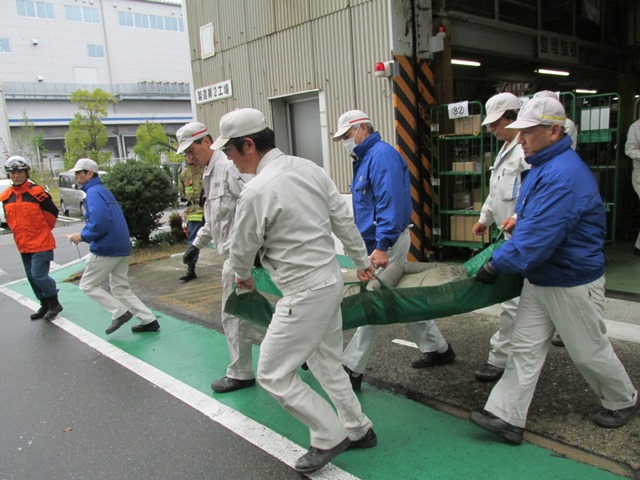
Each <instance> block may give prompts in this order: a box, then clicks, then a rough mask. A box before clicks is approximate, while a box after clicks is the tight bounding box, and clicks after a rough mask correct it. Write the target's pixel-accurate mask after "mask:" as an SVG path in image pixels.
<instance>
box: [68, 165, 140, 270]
mask: <svg viewBox="0 0 640 480" xmlns="http://www.w3.org/2000/svg"><path fill="white" fill-rule="evenodd" d="M82 190H84V192H85V193H86V194H87V198H86V199H85V204H86V207H87V211H86V213H85V214H84V218H85V220H86V224H85V226H84V228H83V229H82V232H81V233H80V235H81V236H82V240H84V241H85V242H88V243H89V250H91V253H93V254H95V255H98V256H101V257H126V256H128V255H131V240H130V238H129V227H127V222H126V221H125V219H124V215H123V213H122V208H120V204H119V203H118V202H117V200H116V199H115V197H114V196H113V194H112V193H111V192H110V191H109V190H108V189H107V187H105V186H104V185H103V184H102V180H100V179H99V178H98V177H93V178H92V179H91V180H89V181H88V182H87V183H85V184H84V185H83V186H82Z"/></svg>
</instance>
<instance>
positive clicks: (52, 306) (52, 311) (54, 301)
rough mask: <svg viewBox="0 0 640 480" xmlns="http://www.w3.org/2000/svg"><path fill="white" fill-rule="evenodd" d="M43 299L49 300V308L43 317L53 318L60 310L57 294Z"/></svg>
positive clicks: (46, 318)
mask: <svg viewBox="0 0 640 480" xmlns="http://www.w3.org/2000/svg"><path fill="white" fill-rule="evenodd" d="M45 300H47V301H48V302H49V310H48V311H47V313H45V314H44V319H45V320H53V319H54V318H56V317H57V316H58V314H59V313H60V312H61V311H62V305H60V302H59V301H58V296H57V295H54V296H53V297H49V298H47V299H45Z"/></svg>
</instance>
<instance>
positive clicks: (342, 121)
mask: <svg viewBox="0 0 640 480" xmlns="http://www.w3.org/2000/svg"><path fill="white" fill-rule="evenodd" d="M363 123H371V120H370V119H369V115H367V114H366V113H364V112H363V111H362V110H349V111H348V112H345V113H343V114H342V115H340V118H339V119H338V130H336V133H334V134H333V141H334V142H337V141H339V140H340V139H342V136H343V135H344V134H345V133H347V131H348V130H349V129H350V128H351V127H353V126H354V125H362V124H363Z"/></svg>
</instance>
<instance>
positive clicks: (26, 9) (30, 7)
mask: <svg viewBox="0 0 640 480" xmlns="http://www.w3.org/2000/svg"><path fill="white" fill-rule="evenodd" d="M16 7H17V9H18V15H20V16H21V17H35V18H54V16H53V3H48V2H34V1H33V0H16Z"/></svg>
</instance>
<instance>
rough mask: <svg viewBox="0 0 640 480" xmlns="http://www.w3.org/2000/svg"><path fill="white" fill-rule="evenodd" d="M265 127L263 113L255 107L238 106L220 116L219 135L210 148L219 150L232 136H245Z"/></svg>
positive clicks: (265, 122)
mask: <svg viewBox="0 0 640 480" xmlns="http://www.w3.org/2000/svg"><path fill="white" fill-rule="evenodd" d="M265 128H267V121H266V120H265V119H264V114H263V113H262V112H261V111H260V110H256V109H255V108H239V109H237V110H234V111H232V112H229V113H227V114H225V115H223V116H222V118H221V119H220V136H219V137H218V138H216V141H215V142H213V145H211V150H219V149H221V148H222V147H224V146H225V145H226V144H227V142H228V141H229V140H231V139H232V138H239V137H246V136H248V135H253V134H254V133H258V132H261V131H262V130H264V129H265Z"/></svg>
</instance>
